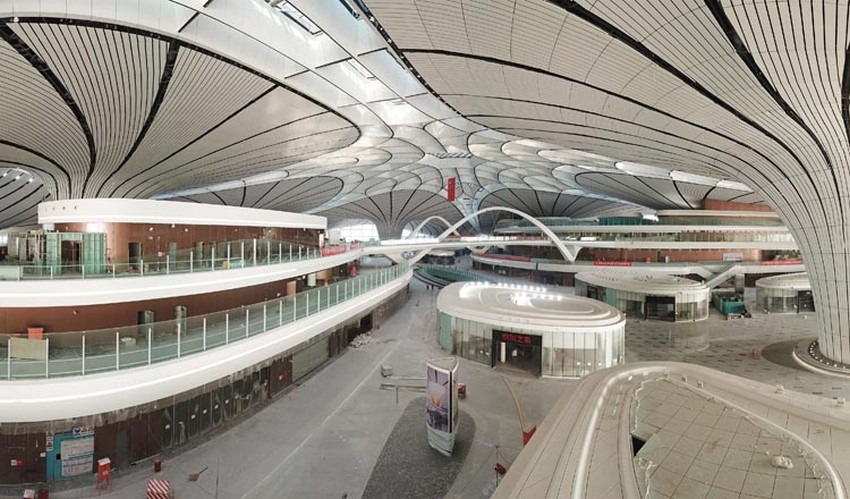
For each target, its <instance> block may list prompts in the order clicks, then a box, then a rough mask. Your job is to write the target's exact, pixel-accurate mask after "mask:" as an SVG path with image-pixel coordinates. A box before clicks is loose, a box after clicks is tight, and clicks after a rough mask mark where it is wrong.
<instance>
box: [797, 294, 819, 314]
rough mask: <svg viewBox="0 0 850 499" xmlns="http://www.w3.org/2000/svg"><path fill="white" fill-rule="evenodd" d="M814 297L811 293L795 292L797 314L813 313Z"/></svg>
mask: <svg viewBox="0 0 850 499" xmlns="http://www.w3.org/2000/svg"><path fill="white" fill-rule="evenodd" d="M814 311H815V297H814V296H812V292H811V291H797V313H798V314H799V313H801V312H814Z"/></svg>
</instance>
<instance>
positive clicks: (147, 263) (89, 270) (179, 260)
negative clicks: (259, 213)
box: [0, 239, 321, 281]
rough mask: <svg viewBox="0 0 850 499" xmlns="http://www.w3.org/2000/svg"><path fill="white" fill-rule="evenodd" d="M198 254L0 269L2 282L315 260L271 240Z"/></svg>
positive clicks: (305, 250)
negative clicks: (101, 262)
mask: <svg viewBox="0 0 850 499" xmlns="http://www.w3.org/2000/svg"><path fill="white" fill-rule="evenodd" d="M202 253H203V254H199V253H198V252H195V251H194V250H181V251H179V252H177V253H176V254H174V255H173V256H172V255H171V254H164V255H162V256H145V257H142V258H140V259H139V260H138V261H133V262H109V263H103V264H75V265H38V264H34V265H30V264H22V265H0V281H2V280H13V281H21V280H44V279H48V280H50V279H98V278H115V277H141V276H146V275H168V274H185V273H194V272H208V271H212V270H225V269H235V268H246V267H257V266H262V265H274V264H279V263H285V262H291V261H300V260H306V259H313V258H319V257H320V256H321V250H320V249H319V248H316V247H313V246H304V245H300V244H293V243H287V242H282V241H271V240H268V239H266V240H258V239H254V240H241V241H232V242H230V243H218V244H216V245H215V246H212V247H210V248H208V249H207V250H205V251H203V252H202Z"/></svg>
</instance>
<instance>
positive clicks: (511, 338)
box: [502, 333, 531, 345]
mask: <svg viewBox="0 0 850 499" xmlns="http://www.w3.org/2000/svg"><path fill="white" fill-rule="evenodd" d="M502 341H504V342H507V343H518V344H520V345H531V336H526V335H524V334H513V333H502Z"/></svg>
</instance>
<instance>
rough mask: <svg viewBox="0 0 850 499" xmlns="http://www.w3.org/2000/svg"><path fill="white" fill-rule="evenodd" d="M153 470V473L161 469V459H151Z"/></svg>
mask: <svg viewBox="0 0 850 499" xmlns="http://www.w3.org/2000/svg"><path fill="white" fill-rule="evenodd" d="M153 471H154V473H159V472H160V471H162V459H160V458H156V459H154V460H153Z"/></svg>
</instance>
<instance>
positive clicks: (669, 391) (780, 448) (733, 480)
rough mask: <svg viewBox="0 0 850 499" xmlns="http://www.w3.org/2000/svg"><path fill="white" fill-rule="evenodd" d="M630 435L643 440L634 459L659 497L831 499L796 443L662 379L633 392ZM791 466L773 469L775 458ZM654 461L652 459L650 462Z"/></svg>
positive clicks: (829, 488) (828, 485)
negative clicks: (633, 423)
mask: <svg viewBox="0 0 850 499" xmlns="http://www.w3.org/2000/svg"><path fill="white" fill-rule="evenodd" d="M637 398H638V404H637V407H636V420H637V425H636V429H635V432H634V433H635V435H637V436H639V437H641V438H643V439H648V441H647V443H646V444H645V445H644V446H643V448H641V450H640V451H639V452H638V454H637V458H636V469H639V466H640V464H643V466H642V467H645V468H646V470H647V471H646V473H647V474H648V480H649V489H650V494H649V497H652V498H658V499H673V498H675V499H706V498H708V499H727V498H730V499H756V498H775V499H786V498H788V499H790V498H794V499H808V498H828V497H834V492H833V490H832V485H831V483H830V482H829V481H828V480H822V479H819V478H818V473H817V471H815V470H817V469H822V467H819V466H818V465H817V463H815V466H814V467H813V466H812V464H811V463H807V462H806V460H805V459H804V458H803V453H802V451H801V447H799V445H798V444H797V443H796V442H794V441H790V440H789V439H788V438H787V437H785V436H784V435H780V434H778V433H773V432H771V431H769V430H766V429H763V428H761V427H759V426H758V424H756V423H754V422H753V421H751V420H750V419H749V418H748V417H746V416H745V415H743V414H742V413H740V412H738V411H736V410H734V409H731V408H729V407H726V406H725V405H723V404H721V403H720V402H717V401H713V400H710V399H708V398H705V397H704V396H702V395H701V394H698V393H696V392H694V391H691V390H690V389H688V388H686V387H683V386H681V385H678V384H674V383H672V382H670V381H665V380H654V381H648V382H645V383H644V384H643V387H642V388H641V389H640V390H638V392H637ZM776 455H783V456H787V457H789V458H791V459H792V462H793V468H791V469H782V468H774V467H773V466H771V464H770V461H771V458H772V457H773V456H776ZM649 461H651V463H649Z"/></svg>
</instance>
